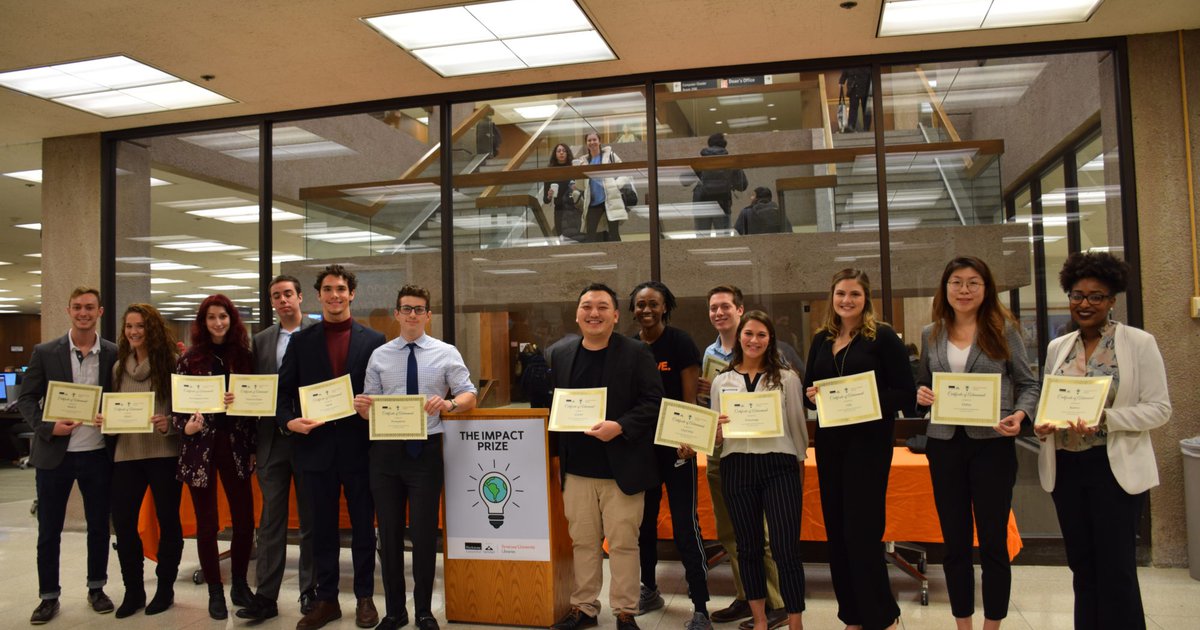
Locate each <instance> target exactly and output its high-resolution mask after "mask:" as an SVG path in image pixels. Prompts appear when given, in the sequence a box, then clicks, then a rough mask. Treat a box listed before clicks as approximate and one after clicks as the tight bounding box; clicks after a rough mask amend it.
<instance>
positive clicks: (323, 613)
mask: <svg viewBox="0 0 1200 630" xmlns="http://www.w3.org/2000/svg"><path fill="white" fill-rule="evenodd" d="M341 618H342V607H341V606H339V605H338V603H337V602H336V601H332V602H326V601H318V602H317V605H316V606H314V607H313V609H312V612H310V613H308V614H307V615H304V616H303V617H301V618H300V621H298V622H296V630H317V628H320V627H322V626H324V625H325V624H327V623H329V622H330V621H333V620H335V619H341Z"/></svg>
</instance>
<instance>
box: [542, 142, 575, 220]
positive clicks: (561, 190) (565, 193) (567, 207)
mask: <svg viewBox="0 0 1200 630" xmlns="http://www.w3.org/2000/svg"><path fill="white" fill-rule="evenodd" d="M574 161H575V156H574V155H573V154H572V153H571V147H569V146H567V145H565V144H563V143H561V142H560V143H558V144H556V145H554V151H553V152H552V153H551V154H550V163H549V164H548V166H571V163H572V162H574ZM542 201H543V202H544V203H553V204H554V233H555V234H556V235H558V236H561V237H563V238H566V239H571V240H574V241H582V240H583V237H582V236H580V230H582V228H583V212H581V211H580V210H579V205H578V202H579V194H578V193H576V192H575V180H573V179H564V180H561V181H556V182H546V183H545V184H543V185H542Z"/></svg>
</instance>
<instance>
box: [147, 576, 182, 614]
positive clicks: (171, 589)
mask: <svg viewBox="0 0 1200 630" xmlns="http://www.w3.org/2000/svg"><path fill="white" fill-rule="evenodd" d="M174 603H175V585H174V584H171V583H167V584H163V583H162V582H159V584H158V590H157V591H155V592H154V599H152V600H150V603H149V604H146V614H147V615H157V614H158V613H160V612H163V611H165V610H166V609H168V608H170V607H171V605H172V604H174Z"/></svg>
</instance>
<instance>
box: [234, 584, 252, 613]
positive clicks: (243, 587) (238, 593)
mask: <svg viewBox="0 0 1200 630" xmlns="http://www.w3.org/2000/svg"><path fill="white" fill-rule="evenodd" d="M253 597H254V593H252V592H251V591H250V584H248V583H247V582H246V578H233V585H232V586H230V587H229V601H231V602H233V605H234V606H237V607H238V608H245V607H246V606H249V605H250V602H251V601H252V599H253Z"/></svg>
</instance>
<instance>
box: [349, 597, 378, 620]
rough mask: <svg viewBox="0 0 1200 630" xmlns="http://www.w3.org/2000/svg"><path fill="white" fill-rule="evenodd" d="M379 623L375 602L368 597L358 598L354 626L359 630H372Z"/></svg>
mask: <svg viewBox="0 0 1200 630" xmlns="http://www.w3.org/2000/svg"><path fill="white" fill-rule="evenodd" d="M378 623H379V611H377V610H375V600H374V599H373V598H370V597H360V598H358V607H357V608H356V609H355V611H354V625H356V626H358V627H359V628H374V627H375V625H376V624H378Z"/></svg>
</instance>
